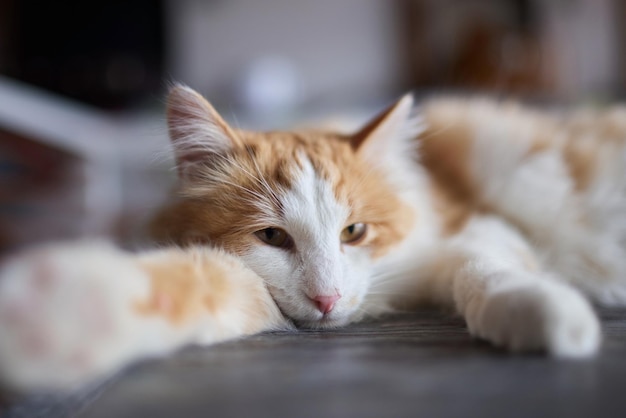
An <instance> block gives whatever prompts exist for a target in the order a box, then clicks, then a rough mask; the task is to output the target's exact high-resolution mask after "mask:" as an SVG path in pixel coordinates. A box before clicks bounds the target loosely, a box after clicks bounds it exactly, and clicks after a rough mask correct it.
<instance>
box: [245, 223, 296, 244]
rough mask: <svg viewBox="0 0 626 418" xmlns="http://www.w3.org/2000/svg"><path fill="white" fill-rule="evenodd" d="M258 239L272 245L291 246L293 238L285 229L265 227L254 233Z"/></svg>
mask: <svg viewBox="0 0 626 418" xmlns="http://www.w3.org/2000/svg"><path fill="white" fill-rule="evenodd" d="M254 235H256V237H257V238H258V239H260V240H261V241H263V242H264V243H266V244H267V245H271V246H272V247H279V248H291V247H293V239H292V238H291V236H289V234H288V233H287V232H285V230H283V229H280V228H265V229H261V230H260V231H256V232H255V233H254Z"/></svg>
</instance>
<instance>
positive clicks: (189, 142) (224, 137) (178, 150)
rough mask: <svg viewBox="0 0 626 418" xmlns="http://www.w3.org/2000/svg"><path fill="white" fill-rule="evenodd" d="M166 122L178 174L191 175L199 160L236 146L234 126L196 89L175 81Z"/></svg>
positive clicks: (204, 159) (182, 175) (169, 98)
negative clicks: (229, 124)
mask: <svg viewBox="0 0 626 418" xmlns="http://www.w3.org/2000/svg"><path fill="white" fill-rule="evenodd" d="M167 126H168V130H169V135H170V140H171V141H172V145H173V147H174V153H175V156H176V165H177V168H178V173H179V176H181V178H182V177H188V176H190V175H191V174H192V173H191V171H192V168H193V167H194V166H196V165H197V164H198V163H202V162H207V161H209V160H210V159H211V158H214V157H215V156H216V155H223V154H224V153H226V152H228V151H229V150H230V149H232V148H233V147H235V146H237V145H238V143H239V140H238V138H237V135H236V133H235V132H234V130H233V129H232V128H231V127H230V126H228V123H226V121H225V120H224V119H223V118H222V117H221V116H220V115H219V113H217V111H216V110H215V109H214V108H213V106H211V104H210V103H209V102H208V101H206V100H205V99H204V97H202V96H201V95H200V94H199V93H197V92H196V91H194V90H193V89H191V88H189V87H186V86H183V85H180V84H176V85H174V86H173V87H172V88H171V89H170V92H169V94H168V97H167Z"/></svg>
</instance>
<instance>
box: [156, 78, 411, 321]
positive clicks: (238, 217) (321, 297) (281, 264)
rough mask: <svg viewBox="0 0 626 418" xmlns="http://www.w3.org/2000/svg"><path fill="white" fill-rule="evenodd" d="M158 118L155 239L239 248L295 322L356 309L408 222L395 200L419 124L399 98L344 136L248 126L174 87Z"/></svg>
mask: <svg viewBox="0 0 626 418" xmlns="http://www.w3.org/2000/svg"><path fill="white" fill-rule="evenodd" d="M168 126H169V132H170V137H171V140H172V144H173V147H174V152H175V155H176V161H177V165H178V172H179V178H180V185H179V191H180V195H181V200H180V201H179V202H176V203H175V204H173V205H172V207H170V208H169V209H167V210H166V211H165V212H164V215H163V216H162V217H161V218H160V220H159V221H158V225H157V230H160V232H158V233H157V235H160V236H161V237H167V238H168V239H170V240H174V241H175V242H177V243H179V244H186V243H191V242H204V243H210V244H211V245H216V246H220V247H222V248H224V249H226V250H228V251H230V252H233V253H235V254H238V255H239V256H241V258H242V259H243V260H244V262H245V263H246V264H247V265H248V267H250V268H251V269H252V270H254V271H255V272H256V273H257V274H258V275H260V276H261V277H262V278H263V279H264V280H265V281H266V283H267V286H268V289H269V291H270V292H271V294H272V296H273V297H274V299H275V300H276V302H277V304H278V306H279V307H280V308H281V310H282V311H283V312H284V313H285V314H286V315H287V316H289V317H291V318H292V319H294V320H295V321H296V323H298V324H300V325H304V326H313V327H325V326H334V325H339V324H342V323H344V322H346V321H348V320H349V318H350V317H351V316H352V315H353V314H355V313H356V312H358V310H359V306H360V305H361V303H362V301H363V298H364V297H365V295H366V293H367V291H368V288H369V286H370V284H371V281H372V279H373V278H372V266H373V265H374V264H375V263H377V261H379V260H380V259H381V258H383V257H385V256H386V255H387V254H388V253H389V252H390V251H393V249H394V247H396V246H397V245H399V244H400V243H401V242H402V241H403V240H404V239H405V238H406V237H407V234H409V233H410V231H411V229H412V228H413V224H414V222H415V218H416V214H415V211H414V208H413V207H412V206H411V205H410V204H409V203H408V202H407V201H406V199H403V198H402V196H403V193H404V191H405V189H406V188H408V187H410V186H411V185H412V184H413V183H412V182H411V181H410V176H411V174H412V173H411V165H412V164H414V161H413V157H414V152H413V151H412V149H413V148H414V144H412V141H411V140H412V139H413V138H415V136H416V135H417V133H418V130H419V127H418V126H417V124H416V119H415V118H414V117H413V115H412V99H411V97H410V96H405V97H403V98H402V99H401V100H399V101H398V102H397V103H396V104H394V105H393V106H391V107H390V108H388V109H387V110H386V111H385V112H383V113H382V114H380V115H379V116H378V117H376V118H375V119H374V120H372V121H371V122H370V123H369V124H367V125H366V126H365V127H364V128H363V129H361V130H360V131H359V132H357V133H355V134H353V135H341V134H337V133H329V132H314V131H309V132H265V133H259V132H247V131H242V130H237V129H234V128H232V127H230V126H229V125H228V124H227V123H226V122H225V121H224V120H223V119H222V118H221V117H220V116H219V114H218V113H217V112H216V111H215V110H214V109H213V107H212V106H211V105H210V104H209V103H208V102H207V101H205V100H204V99H203V98H202V97H201V96H200V95H199V94H198V93H196V92H195V91H193V90H191V89H189V88H187V87H183V86H175V87H174V88H173V89H172V91H171V92H170V95H169V98H168Z"/></svg>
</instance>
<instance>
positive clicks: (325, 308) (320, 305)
mask: <svg viewBox="0 0 626 418" xmlns="http://www.w3.org/2000/svg"><path fill="white" fill-rule="evenodd" d="M340 298H341V296H340V295H333V296H315V297H314V298H313V301H314V302H315V305H316V306H317V310H318V311H320V312H321V313H323V314H327V313H328V312H330V311H332V310H333V307H334V306H335V302H337V301H338V300H339V299H340Z"/></svg>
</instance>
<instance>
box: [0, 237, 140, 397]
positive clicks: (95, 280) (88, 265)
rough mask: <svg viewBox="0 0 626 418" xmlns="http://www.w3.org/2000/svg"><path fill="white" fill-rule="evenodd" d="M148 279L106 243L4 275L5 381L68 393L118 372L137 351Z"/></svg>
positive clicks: (22, 259)
mask: <svg viewBox="0 0 626 418" xmlns="http://www.w3.org/2000/svg"><path fill="white" fill-rule="evenodd" d="M147 293H148V281H147V278H146V277H145V274H144V273H143V272H142V271H141V270H140V269H139V268H138V267H137V266H136V265H135V264H134V263H133V262H132V261H131V260H129V259H128V257H127V256H126V255H124V254H123V253H122V252H121V251H119V250H117V249H115V248H114V247H113V246H112V245H110V244H107V243H104V242H77V243H73V244H54V245H49V246H43V247H39V248H36V249H33V250H31V251H29V252H26V253H24V254H21V255H18V256H16V257H14V258H13V259H11V260H10V261H9V262H7V263H6V264H5V265H4V266H2V268H1V269H0V379H1V380H2V381H3V382H4V383H5V384H8V385H9V386H11V387H14V388H17V389H21V390H34V389H44V390H56V389H68V388H72V387H75V386H77V385H79V384H81V383H84V382H86V381H89V380H91V379H93V378H97V377H100V376H104V375H106V374H108V373H110V372H114V371H115V370H116V369H117V367H118V366H119V365H121V364H123V362H124V361H125V359H127V358H128V357H129V356H131V355H132V352H133V350H135V349H136V348H135V347H134V344H136V340H137V338H136V337H135V336H133V332H136V330H137V326H136V318H135V317H136V315H135V314H134V313H133V311H132V309H133V301H134V300H137V299H139V298H141V297H145V295H146V294H147Z"/></svg>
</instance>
